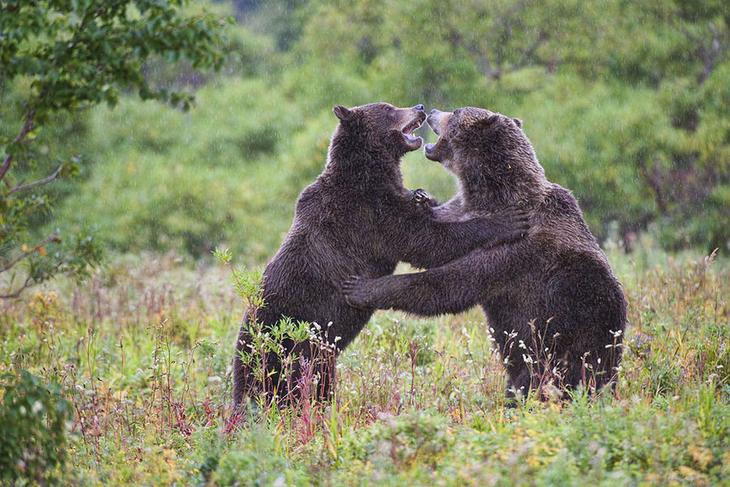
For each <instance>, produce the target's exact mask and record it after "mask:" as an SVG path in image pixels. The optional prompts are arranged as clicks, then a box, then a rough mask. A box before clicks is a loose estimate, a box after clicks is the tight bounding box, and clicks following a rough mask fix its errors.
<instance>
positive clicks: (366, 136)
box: [333, 103, 426, 158]
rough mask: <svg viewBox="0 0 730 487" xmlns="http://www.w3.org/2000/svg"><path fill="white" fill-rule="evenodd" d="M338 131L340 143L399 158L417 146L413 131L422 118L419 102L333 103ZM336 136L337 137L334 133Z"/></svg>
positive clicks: (419, 144) (419, 124) (421, 122)
mask: <svg viewBox="0 0 730 487" xmlns="http://www.w3.org/2000/svg"><path fill="white" fill-rule="evenodd" d="M333 111H334V113H335V115H336V116H337V118H339V119H340V126H339V128H338V133H339V134H340V135H342V136H343V137H341V138H342V139H347V142H345V141H344V140H343V141H342V143H347V144H348V145H352V146H356V147H358V148H363V149H365V150H369V151H374V152H378V153H385V154H387V155H389V156H393V157H396V158H400V157H401V156H403V155H404V154H405V153H406V152H410V151H413V150H416V149H418V148H419V147H421V144H422V143H423V139H421V138H420V137H418V136H415V135H413V131H414V130H416V129H417V128H418V127H420V126H421V125H422V124H423V122H424V120H426V113H425V112H424V110H423V105H416V106H414V107H411V108H398V107H394V106H393V105H391V104H389V103H370V104H368V105H362V106H358V107H354V108H346V107H343V106H342V105H337V106H335V107H334V109H333ZM338 138H339V137H338Z"/></svg>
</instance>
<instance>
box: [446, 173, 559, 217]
mask: <svg viewBox="0 0 730 487" xmlns="http://www.w3.org/2000/svg"><path fill="white" fill-rule="evenodd" d="M459 184H460V186H461V188H460V189H461V195H462V198H463V201H464V207H465V209H466V210H468V211H480V212H484V211H487V212H496V211H500V210H502V209H504V208H506V207H516V208H523V209H527V208H531V207H534V206H537V205H539V204H540V203H541V202H542V201H543V200H544V198H545V194H546V192H547V190H548V186H549V184H550V183H549V181H548V180H547V179H545V175H544V173H542V171H534V172H533V171H524V172H520V173H518V174H512V175H511V177H507V178H496V177H492V176H490V175H489V174H485V172H484V171H475V173H474V174H462V175H461V177H460V178H459Z"/></svg>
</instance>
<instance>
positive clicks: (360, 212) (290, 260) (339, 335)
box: [233, 103, 528, 405]
mask: <svg viewBox="0 0 730 487" xmlns="http://www.w3.org/2000/svg"><path fill="white" fill-rule="evenodd" d="M334 112H335V115H336V116H337V117H338V118H339V120H340V122H339V125H338V127H337V129H336V131H335V133H334V135H333V137H332V140H331V143H330V147H329V153H328V161H327V165H326V167H325V169H324V171H323V172H322V174H321V175H320V176H319V177H318V178H317V180H316V181H315V182H314V183H313V184H312V185H310V186H309V187H307V188H306V189H305V190H304V191H303V192H302V194H301V195H300V196H299V200H298V202H297V205H296V212H295V216H294V222H293V223H292V226H291V228H290V230H289V233H288V234H287V236H286V238H285V240H284V243H283V244H282V245H281V248H280V249H279V251H278V252H277V253H276V255H275V256H274V257H273V259H272V260H271V261H270V262H269V264H268V265H267V267H266V269H265V271H264V276H263V299H264V302H265V304H264V306H263V307H262V308H260V309H257V310H256V314H255V319H256V321H257V323H259V324H260V325H261V326H263V327H264V330H266V329H270V328H271V327H272V326H273V325H274V324H276V323H277V322H279V321H280V320H281V319H283V318H291V319H293V320H294V321H305V322H309V323H317V324H319V325H320V330H321V335H320V336H319V338H321V339H322V340H324V341H325V342H327V343H329V344H330V345H332V348H333V349H334V353H333V354H332V355H331V356H329V358H328V359H327V360H319V361H318V363H317V373H318V375H319V383H318V384H319V387H318V388H317V391H316V392H317V394H316V395H317V396H318V397H320V398H322V397H326V396H327V395H328V393H329V391H330V388H331V384H332V380H333V377H334V375H333V374H334V367H333V365H334V358H335V357H336V355H337V353H339V351H340V350H342V349H343V348H344V347H346V346H347V345H348V344H349V343H350V342H351V341H352V340H353V338H355V336H356V335H357V334H358V333H359V332H360V330H361V329H362V327H363V326H364V325H365V323H366V322H367V321H368V319H369V318H370V316H371V314H372V312H371V311H369V310H363V309H357V308H353V307H351V306H349V305H348V304H347V303H346V302H345V299H344V296H343V295H342V293H341V291H340V287H341V285H342V282H343V281H344V279H345V278H346V277H347V276H349V275H351V274H360V275H364V276H368V277H381V276H385V275H388V274H391V273H392V272H393V271H394V269H395V266H396V264H397V263H398V261H406V262H410V263H412V264H414V265H416V266H419V267H433V266H438V265H442V264H445V263H446V262H449V261H451V260H453V259H454V258H457V257H460V256H462V255H465V254H466V253H468V252H469V251H471V250H473V249H474V248H476V247H478V246H482V247H489V246H490V245H494V244H499V243H502V242H508V241H513V240H515V239H519V238H521V236H523V235H524V233H525V231H526V229H527V228H528V227H527V224H526V217H525V215H524V214H522V213H520V212H513V213H509V212H506V213H504V214H502V215H500V216H494V217H491V218H477V219H472V220H469V221H464V222H453V223H452V222H438V221H436V220H435V219H434V217H433V214H432V211H431V208H430V207H424V206H423V205H421V204H419V203H418V202H416V201H415V200H414V193H413V192H412V191H409V190H407V189H406V188H405V187H404V186H403V181H402V176H401V172H400V159H401V157H402V156H403V155H404V154H405V153H406V152H408V151H412V150H416V149H418V148H419V147H420V146H421V143H422V142H423V141H422V140H421V139H420V138H419V137H416V136H414V135H413V131H414V130H415V129H416V128H418V127H419V126H420V125H421V124H422V123H423V121H424V120H425V118H426V114H425V113H424V111H423V106H422V105H418V106H416V107H413V108H396V107H393V106H392V105H389V104H387V103H374V104H369V105H364V106H361V107H356V108H353V109H347V108H345V107H342V106H337V107H335V108H334ZM251 316H252V315H251V313H247V316H246V317H244V323H243V325H242V326H241V330H240V332H239V335H238V338H237V340H236V354H235V357H234V362H233V377H234V403H235V404H236V405H239V404H241V402H242V401H243V399H244V397H246V396H250V395H252V394H257V393H261V392H263V393H265V394H266V397H267V400H269V401H270V400H273V399H275V398H277V397H278V399H279V400H280V401H282V400H283V401H290V400H292V399H296V397H297V395H298V394H299V392H298V391H299V387H298V384H299V379H300V375H301V372H302V369H301V366H302V361H309V364H310V365H311V364H312V360H313V356H312V354H313V353H314V352H313V349H312V347H311V343H309V342H304V343H298V344H294V343H293V342H292V341H291V340H284V343H281V344H280V345H281V347H282V349H283V356H284V357H291V355H292V354H295V355H296V356H297V357H296V359H295V360H294V364H293V369H292V373H291V374H290V376H289V377H286V378H284V377H280V372H281V369H282V364H281V360H280V358H281V354H279V356H277V354H273V353H271V354H267V355H266V358H265V359H264V362H265V363H264V364H263V367H264V369H265V370H264V371H263V372H264V379H263V380H261V377H262V376H261V375H257V374H256V373H255V370H254V367H253V366H252V365H251V364H250V363H249V362H248V361H243V360H242V354H245V353H247V352H248V350H249V345H250V343H251V336H250V334H249V328H248V320H249V319H250V318H251ZM328 325H329V326H328Z"/></svg>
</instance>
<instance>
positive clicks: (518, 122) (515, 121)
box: [512, 118, 522, 128]
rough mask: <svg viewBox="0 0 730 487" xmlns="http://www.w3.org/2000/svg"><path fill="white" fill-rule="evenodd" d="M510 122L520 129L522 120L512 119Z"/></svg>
mask: <svg viewBox="0 0 730 487" xmlns="http://www.w3.org/2000/svg"><path fill="white" fill-rule="evenodd" d="M512 121H513V122H514V123H515V125H517V126H518V127H519V128H522V120H520V119H519V118H513V119H512Z"/></svg>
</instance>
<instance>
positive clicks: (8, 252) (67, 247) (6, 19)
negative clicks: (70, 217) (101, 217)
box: [0, 0, 225, 299]
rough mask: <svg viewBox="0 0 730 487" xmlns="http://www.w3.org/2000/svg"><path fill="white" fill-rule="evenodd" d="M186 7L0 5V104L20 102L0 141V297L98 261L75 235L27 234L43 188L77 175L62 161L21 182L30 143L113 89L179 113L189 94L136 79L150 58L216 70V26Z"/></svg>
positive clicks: (45, 1)
mask: <svg viewBox="0 0 730 487" xmlns="http://www.w3.org/2000/svg"><path fill="white" fill-rule="evenodd" d="M186 7H187V1H186V0H0V100H3V101H7V99H8V98H9V97H10V96H11V95H10V93H11V92H13V94H14V95H15V94H17V92H19V93H21V96H22V101H21V104H20V105H21V111H20V113H22V116H21V119H20V120H19V121H18V126H17V131H16V132H15V133H14V135H12V136H10V137H2V136H0V155H1V156H0V157H1V158H0V161H1V162H0V298H4V299H7V298H15V297H18V296H19V295H20V294H21V293H22V292H23V290H25V289H27V288H28V287H30V286H33V285H34V284H37V283H40V282H42V281H44V280H46V279H49V278H50V277H52V276H54V275H56V274H59V273H65V274H71V275H75V276H79V275H83V274H84V273H86V272H87V271H88V269H89V267H90V266H93V265H95V264H97V263H98V262H99V260H100V258H101V252H100V249H99V247H98V246H97V245H96V244H95V242H94V239H93V238H92V237H91V236H90V235H89V234H87V233H85V232H82V233H76V234H74V235H71V236H67V235H62V233H61V232H60V231H59V230H55V231H53V232H51V233H50V234H48V235H45V236H41V237H37V236H35V235H33V233H32V232H31V231H30V229H29V224H28V223H29V221H30V220H31V219H32V218H33V217H34V216H36V215H37V214H39V213H41V212H51V211H52V210H53V201H52V199H51V198H49V197H48V195H46V194H45V193H44V191H43V189H44V187H46V186H47V185H48V184H50V183H51V182H53V181H55V180H57V179H59V178H64V177H69V176H73V175H74V174H75V173H76V172H77V169H78V161H75V160H73V159H71V160H68V161H63V162H61V163H60V164H59V165H58V167H56V168H55V169H53V170H52V171H51V172H50V173H49V174H47V175H45V176H43V177H41V178H39V179H36V180H30V181H24V180H22V175H23V174H27V171H24V169H27V168H28V167H29V166H32V165H33V164H34V158H35V157H36V155H35V154H34V153H33V151H32V146H33V141H34V140H35V139H36V137H37V136H38V134H39V133H40V132H41V130H42V129H43V128H44V127H47V126H48V125H49V124H51V123H53V121H54V120H55V119H54V116H57V115H59V114H73V113H77V112H79V111H82V110H84V109H87V108H89V107H91V106H94V105H97V104H100V103H102V102H106V103H108V104H109V105H112V106H113V105H114V104H116V103H117V101H118V99H119V96H120V93H122V92H133V93H136V94H138V95H139V96H140V97H141V98H142V99H145V100H146V99H154V100H159V101H162V102H167V103H169V104H171V105H173V106H175V107H179V108H181V109H188V108H189V107H190V105H191V103H192V101H193V97H192V95H191V94H188V93H184V92H182V91H177V90H169V89H166V88H165V87H160V86H155V85H154V84H153V83H152V82H150V81H149V80H148V79H147V78H146V77H145V75H144V67H145V63H146V62H148V61H149V60H150V59H152V58H157V57H162V58H164V59H166V60H169V61H178V60H186V61H187V62H189V63H190V64H191V65H192V67H193V68H195V69H211V68H212V69H217V68H219V67H220V66H221V64H222V62H223V58H224V55H223V53H224V48H225V43H224V37H223V29H222V27H223V24H224V23H225V21H224V20H223V19H220V18H217V17H214V16H212V15H210V14H208V13H207V12H205V11H202V12H196V13H190V12H188V11H187V10H186ZM34 237H35V240H34Z"/></svg>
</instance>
